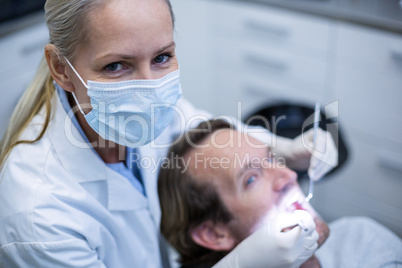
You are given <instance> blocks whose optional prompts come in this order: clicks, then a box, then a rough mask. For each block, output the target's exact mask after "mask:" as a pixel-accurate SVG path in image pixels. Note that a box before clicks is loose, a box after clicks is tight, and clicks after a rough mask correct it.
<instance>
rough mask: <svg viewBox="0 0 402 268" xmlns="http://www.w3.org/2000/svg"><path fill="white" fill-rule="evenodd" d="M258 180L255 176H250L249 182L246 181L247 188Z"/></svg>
mask: <svg viewBox="0 0 402 268" xmlns="http://www.w3.org/2000/svg"><path fill="white" fill-rule="evenodd" d="M255 180H256V177H255V176H250V177H249V178H248V179H247V181H246V186H248V185H250V184H251V183H253V182H254V181H255Z"/></svg>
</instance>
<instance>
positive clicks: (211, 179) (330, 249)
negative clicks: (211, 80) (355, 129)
mask: <svg viewBox="0 0 402 268" xmlns="http://www.w3.org/2000/svg"><path fill="white" fill-rule="evenodd" d="M158 191H159V197H160V204H161V210H162V219H161V231H162V234H163V235H164V236H165V237H166V239H167V240H168V241H169V242H170V244H171V245H172V246H173V247H174V248H175V249H176V250H177V251H178V252H179V254H180V261H181V262H182V263H183V264H192V265H194V264H206V265H209V266H212V265H213V264H215V263H216V262H218V261H219V260H220V259H221V258H222V257H223V256H225V255H226V254H227V253H228V252H230V251H231V250H232V249H234V248H235V247H236V246H237V245H238V244H239V243H240V242H241V241H242V240H244V239H245V238H246V237H248V236H249V235H250V234H252V233H253V232H254V231H256V230H257V229H258V228H260V227H261V226H262V225H263V224H266V223H267V221H269V220H270V219H272V218H274V217H275V216H276V215H278V213H280V212H285V211H288V212H291V211H293V210H296V209H304V210H306V211H308V212H309V213H311V214H312V215H313V216H314V218H315V222H316V226H317V227H316V230H317V232H318V234H319V236H320V238H319V240H318V245H319V246H321V245H322V244H323V243H324V241H325V240H326V239H327V238H328V235H329V229H328V226H327V225H326V224H325V223H324V222H323V221H322V220H321V219H320V218H319V216H318V215H317V214H316V213H315V212H314V210H313V208H312V207H311V206H309V204H305V203H304V204H303V200H304V196H303V194H302V192H301V190H300V188H299V185H298V183H297V175H296V173H295V172H293V171H292V170H290V169H288V168H287V167H286V166H285V163H284V160H283V159H281V158H276V157H275V156H274V155H272V154H271V152H270V150H269V148H268V147H266V146H264V144H262V143H261V142H259V141H258V140H256V139H253V138H252V137H251V136H248V135H246V134H243V133H241V132H238V131H236V130H235V129H234V128H233V126H231V125H230V124H229V123H227V122H225V121H223V120H210V121H206V122H203V123H201V124H200V125H199V126H198V127H197V128H196V129H194V130H192V131H189V132H188V133H187V134H186V135H185V136H183V138H182V139H181V140H180V141H179V142H178V143H177V144H175V145H173V146H172V147H171V148H170V151H169V155H168V161H166V162H165V163H164V164H163V165H162V169H161V172H160V174H159V184H158ZM345 226H346V228H345ZM353 228H354V229H353ZM373 232H375V233H376V235H377V236H378V237H377V239H375V238H373ZM338 234H339V235H338ZM333 236H335V237H334V238H332V237H333ZM362 239H363V240H362ZM355 240H358V241H355ZM350 241H352V242H354V244H353V243H350ZM365 241H367V242H368V243H375V244H372V245H370V246H369V247H365V246H360V247H359V248H358V249H356V248H355V246H356V245H359V243H364V242H365ZM327 245H328V246H327ZM389 248H390V250H388V249H389ZM341 249H344V250H343V251H342V250H341ZM374 251H376V252H375V254H376V258H375V261H376V262H373V261H372V260H370V256H369V255H367V254H371V253H372V252H374ZM378 251H380V252H378ZM335 252H336V254H335ZM357 255H361V256H357ZM316 256H317V257H315V256H313V257H312V258H310V259H309V260H308V261H307V262H305V263H304V264H303V265H302V266H303V267H320V263H321V264H322V265H323V267H383V266H380V265H382V264H389V265H393V266H389V267H397V266H396V265H398V263H399V264H401V265H402V242H401V241H400V239H399V238H397V237H396V236H394V235H393V234H392V233H391V232H389V231H388V230H386V229H385V228H383V227H382V226H379V225H378V224H377V223H375V222H372V221H370V220H364V219H354V220H348V221H340V222H338V223H337V225H334V228H333V229H332V235H331V237H330V238H329V239H328V242H327V243H326V244H325V245H324V246H323V247H322V248H321V249H320V250H318V251H317V252H316ZM342 257H343V259H341V258H342ZM367 265H369V266H367ZM384 267H388V266H384ZM398 267H399V266H398Z"/></svg>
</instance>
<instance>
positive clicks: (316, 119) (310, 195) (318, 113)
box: [303, 102, 320, 203]
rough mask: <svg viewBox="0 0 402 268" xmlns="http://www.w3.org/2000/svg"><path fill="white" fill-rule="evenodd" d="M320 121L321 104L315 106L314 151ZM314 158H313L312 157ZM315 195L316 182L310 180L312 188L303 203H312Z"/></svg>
mask: <svg viewBox="0 0 402 268" xmlns="http://www.w3.org/2000/svg"><path fill="white" fill-rule="evenodd" d="M319 120H320V103H318V102H317V103H316V104H315V112H314V126H313V129H314V130H313V131H314V132H313V149H314V150H315V148H316V146H315V144H316V139H317V131H318V122H319ZM312 157H313V156H312ZM313 193H314V180H312V179H311V178H310V187H309V193H308V196H307V197H306V199H305V200H304V202H303V203H308V202H310V200H311V198H313Z"/></svg>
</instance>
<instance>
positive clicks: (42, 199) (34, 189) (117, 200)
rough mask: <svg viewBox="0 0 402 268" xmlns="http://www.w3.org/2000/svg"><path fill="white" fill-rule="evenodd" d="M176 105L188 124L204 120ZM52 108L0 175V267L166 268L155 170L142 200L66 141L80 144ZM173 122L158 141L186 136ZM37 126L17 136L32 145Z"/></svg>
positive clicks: (146, 153) (148, 153) (146, 176)
mask: <svg viewBox="0 0 402 268" xmlns="http://www.w3.org/2000/svg"><path fill="white" fill-rule="evenodd" d="M178 107H180V108H181V110H182V111H183V115H184V116H185V117H186V118H187V119H188V118H189V117H191V116H193V115H196V114H198V115H200V114H202V115H204V119H205V118H206V117H209V115H208V114H207V113H206V112H203V111H199V110H196V109H194V108H193V107H192V106H191V105H190V104H189V103H188V102H186V101H185V100H180V101H179V103H178ZM53 109H54V111H53V119H52V121H51V123H50V125H49V127H48V129H47V131H46V133H45V135H44V136H43V138H42V139H41V140H40V141H38V142H36V143H35V144H21V145H18V146H16V147H15V148H14V149H13V151H12V152H11V154H10V156H9V158H8V160H7V162H6V165H5V167H4V169H3V170H2V172H1V174H0V176H1V177H0V180H1V183H0V267H52V268H53V267H112V268H122V267H141V268H146V267H152V268H154V267H169V264H168V258H167V257H166V250H165V249H166V247H165V244H164V242H163V241H162V240H161V239H160V235H159V223H160V215H161V212H160V207H159V200H158V196H157V175H158V172H155V169H154V168H153V167H152V168H148V169H145V170H141V172H142V178H143V181H144V186H145V190H146V194H147V197H144V196H143V195H142V194H140V193H139V192H138V191H137V190H136V189H135V188H134V187H133V186H132V185H131V184H130V182H129V181H128V180H127V179H126V178H125V177H123V176H121V175H120V174H118V173H116V172H114V171H113V170H111V169H109V168H108V167H107V166H106V165H105V163H104V162H103V161H102V160H101V159H100V158H99V157H97V155H96V154H95V153H94V151H93V150H92V149H91V148H89V147H88V146H85V148H78V147H76V146H74V145H73V144H72V143H71V142H70V141H69V139H68V138H67V135H66V133H67V132H69V131H65V130H66V129H71V130H72V134H73V135H74V136H75V137H76V138H77V140H78V141H79V142H80V144H85V142H84V140H83V139H82V137H81V136H80V135H79V132H78V130H77V129H76V128H75V127H74V125H73V124H72V122H71V120H70V118H69V117H68V115H67V114H66V112H65V110H64V109H63V107H62V105H61V103H60V100H59V98H58V96H57V94H55V96H54V98H53ZM178 119H179V117H177V116H176V117H175V118H174V119H173V121H172V123H171V125H170V126H169V127H168V128H167V129H166V131H164V133H163V134H162V135H161V136H160V137H159V138H158V139H157V140H156V143H159V144H161V143H168V142H169V141H171V140H172V139H173V137H175V136H177V135H178V134H179V132H180V131H183V130H184V128H183V126H184V125H183V122H180V120H178ZM200 119H201V118H200ZM43 121H44V116H43V113H42V114H40V115H37V116H36V117H35V118H34V119H33V121H32V122H31V124H30V125H29V127H28V128H27V129H26V130H25V131H24V133H23V135H22V137H21V138H22V139H28V140H33V139H35V138H36V137H37V136H38V133H39V131H40V130H41V125H42V123H43ZM196 123H197V122H196V121H194V122H193V125H195V124H196ZM167 150H168V148H164V149H153V148H151V145H147V146H144V147H142V148H140V149H139V152H140V154H141V156H142V157H147V158H149V159H151V158H152V159H160V157H163V156H165V155H166V154H167Z"/></svg>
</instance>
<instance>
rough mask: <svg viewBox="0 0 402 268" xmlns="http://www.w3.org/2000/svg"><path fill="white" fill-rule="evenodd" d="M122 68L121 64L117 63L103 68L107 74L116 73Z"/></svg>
mask: <svg viewBox="0 0 402 268" xmlns="http://www.w3.org/2000/svg"><path fill="white" fill-rule="evenodd" d="M123 68H124V66H123V64H121V63H118V62H114V63H111V64H109V65H107V66H106V67H105V69H106V71H109V72H117V71H120V70H122V69H123Z"/></svg>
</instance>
